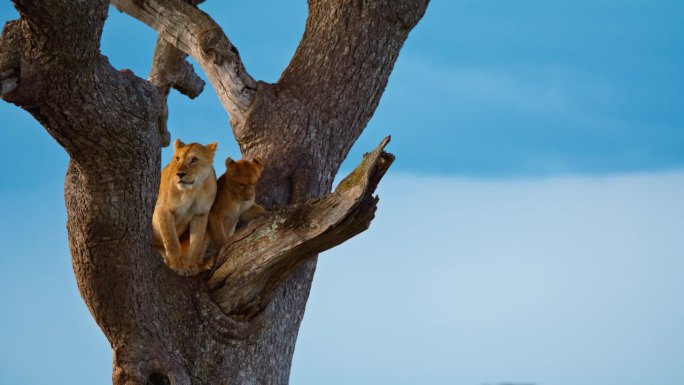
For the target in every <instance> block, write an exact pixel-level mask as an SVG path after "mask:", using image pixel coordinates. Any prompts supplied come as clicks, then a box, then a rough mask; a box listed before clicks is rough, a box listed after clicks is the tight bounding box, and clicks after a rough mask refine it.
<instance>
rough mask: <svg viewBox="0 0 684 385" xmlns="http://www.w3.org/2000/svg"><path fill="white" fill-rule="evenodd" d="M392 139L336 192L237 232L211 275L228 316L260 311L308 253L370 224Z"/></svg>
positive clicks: (366, 158)
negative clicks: (374, 193) (387, 148)
mask: <svg viewBox="0 0 684 385" xmlns="http://www.w3.org/2000/svg"><path fill="white" fill-rule="evenodd" d="M389 140H390V138H389V137H387V138H385V139H384V140H383V141H382V143H380V145H379V146H378V147H377V148H376V149H375V150H373V152H371V153H368V154H366V155H364V157H363V161H362V162H361V164H360V165H359V166H358V167H357V168H356V169H355V170H354V171H353V172H352V173H351V174H350V175H349V176H347V177H346V178H345V179H344V180H343V181H342V182H341V183H340V184H339V186H338V187H337V189H336V190H335V191H334V192H333V193H330V194H328V195H325V196H324V197H322V198H320V199H316V200H313V201H309V202H306V203H304V204H300V205H295V206H292V207H288V208H286V209H285V210H283V211H280V212H277V213H275V214H273V216H271V217H270V218H268V219H264V220H258V221H254V222H252V223H250V224H249V225H248V226H247V227H246V228H245V229H244V230H242V231H241V232H239V233H237V234H236V235H235V237H234V238H233V242H232V243H230V244H229V245H227V246H226V247H224V248H223V250H221V252H220V254H219V257H218V261H217V264H216V266H217V267H215V268H214V270H213V271H212V272H211V274H210V276H209V279H208V286H209V288H210V289H211V290H212V297H213V298H214V300H215V301H216V302H217V303H218V304H219V306H220V307H221V309H223V311H224V312H225V313H226V314H241V315H245V316H250V315H252V314H255V313H257V312H259V311H260V310H261V309H263V307H264V306H265V305H266V304H267V303H268V300H269V299H270V297H271V295H272V293H273V291H274V290H275V289H276V288H278V286H279V285H280V284H281V283H282V282H283V281H284V280H285V279H286V278H287V277H288V275H289V273H290V272H292V271H293V270H294V269H295V268H297V267H298V266H299V265H300V264H301V263H303V262H305V261H306V258H308V256H312V255H315V254H316V253H319V252H322V251H324V250H328V249H330V248H332V247H335V246H337V245H339V244H340V243H342V242H344V241H346V240H348V239H350V238H352V237H353V236H355V235H356V234H359V233H361V232H362V231H364V230H366V229H367V228H368V226H369V225H370V222H371V220H372V219H373V217H374V214H375V209H376V204H377V202H378V198H377V197H374V196H373V192H374V191H375V188H376V187H377V185H378V183H379V182H380V179H381V178H382V176H383V175H384V174H385V172H386V171H387V169H388V168H389V166H390V165H391V164H392V161H393V160H394V156H393V155H392V154H389V153H386V152H385V151H383V150H384V148H385V146H386V145H387V143H389Z"/></svg>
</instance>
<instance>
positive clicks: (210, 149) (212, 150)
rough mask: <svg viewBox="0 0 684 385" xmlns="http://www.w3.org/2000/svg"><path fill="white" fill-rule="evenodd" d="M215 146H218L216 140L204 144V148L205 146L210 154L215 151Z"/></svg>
mask: <svg viewBox="0 0 684 385" xmlns="http://www.w3.org/2000/svg"><path fill="white" fill-rule="evenodd" d="M216 147H218V143H216V142H211V143H209V144H207V145H206V146H204V148H206V149H207V151H209V152H211V153H212V154H213V153H215V152H216Z"/></svg>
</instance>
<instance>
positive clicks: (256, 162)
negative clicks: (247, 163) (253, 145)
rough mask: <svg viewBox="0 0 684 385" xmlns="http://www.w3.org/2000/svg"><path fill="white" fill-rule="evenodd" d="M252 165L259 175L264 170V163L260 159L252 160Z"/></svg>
mask: <svg viewBox="0 0 684 385" xmlns="http://www.w3.org/2000/svg"><path fill="white" fill-rule="evenodd" d="M252 163H254V165H255V166H257V169H258V170H259V172H260V173H261V170H263V169H264V162H263V161H262V160H261V157H258V156H257V157H256V158H254V159H252Z"/></svg>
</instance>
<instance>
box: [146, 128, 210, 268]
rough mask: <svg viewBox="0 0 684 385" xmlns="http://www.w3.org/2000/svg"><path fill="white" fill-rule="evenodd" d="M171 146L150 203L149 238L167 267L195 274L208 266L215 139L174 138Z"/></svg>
mask: <svg viewBox="0 0 684 385" xmlns="http://www.w3.org/2000/svg"><path fill="white" fill-rule="evenodd" d="M173 146H174V149H175V152H174V154H173V158H172V159H171V163H169V164H168V165H167V166H166V167H164V169H163V170H162V174H161V183H160V185H159V196H158V197H157V203H156V205H155V206H154V215H153V216H152V227H153V230H154V234H153V240H154V245H155V247H156V248H157V250H159V251H160V252H161V253H162V254H163V255H164V262H166V265H167V266H169V267H170V268H171V269H173V270H175V271H176V272H177V273H178V274H180V275H195V274H197V273H199V272H200V271H201V270H205V269H207V268H209V267H210V266H206V263H203V258H204V253H205V251H206V249H207V246H208V245H209V236H208V234H207V220H208V217H209V211H210V210H211V205H212V204H213V203H214V198H215V197H216V173H215V172H214V167H213V166H212V162H213V161H214V154H215V153H216V142H213V143H210V144H208V145H206V146H202V145H201V144H199V143H190V144H187V145H186V144H185V143H183V142H181V141H180V140H178V139H176V142H175V143H174V144H173ZM188 238H189V241H188ZM181 239H183V241H182V242H181ZM181 243H182V245H181Z"/></svg>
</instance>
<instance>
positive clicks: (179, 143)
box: [173, 139, 185, 150]
mask: <svg viewBox="0 0 684 385" xmlns="http://www.w3.org/2000/svg"><path fill="white" fill-rule="evenodd" d="M183 147H185V143H183V142H182V141H181V140H180V139H176V141H175V142H173V148H174V149H176V150H178V149H179V148H183Z"/></svg>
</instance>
